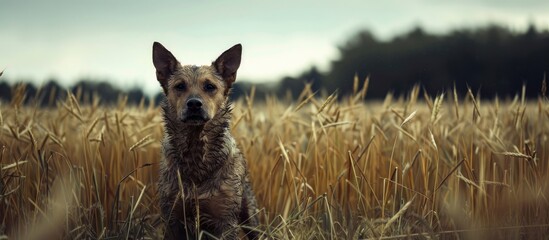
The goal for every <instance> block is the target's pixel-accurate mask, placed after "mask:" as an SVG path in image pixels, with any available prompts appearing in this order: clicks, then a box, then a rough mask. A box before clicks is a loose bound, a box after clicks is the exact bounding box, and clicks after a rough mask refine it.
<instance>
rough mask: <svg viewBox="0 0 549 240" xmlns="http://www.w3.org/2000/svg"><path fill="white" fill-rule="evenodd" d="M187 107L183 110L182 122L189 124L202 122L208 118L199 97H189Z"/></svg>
mask: <svg viewBox="0 0 549 240" xmlns="http://www.w3.org/2000/svg"><path fill="white" fill-rule="evenodd" d="M186 105H187V108H186V109H185V111H183V116H182V118H183V122H185V123H189V124H193V125H194V124H202V123H204V122H206V121H207V120H209V117H208V115H207V113H206V111H204V108H202V106H203V103H202V100H200V99H199V98H189V99H188V100H187V103H186Z"/></svg>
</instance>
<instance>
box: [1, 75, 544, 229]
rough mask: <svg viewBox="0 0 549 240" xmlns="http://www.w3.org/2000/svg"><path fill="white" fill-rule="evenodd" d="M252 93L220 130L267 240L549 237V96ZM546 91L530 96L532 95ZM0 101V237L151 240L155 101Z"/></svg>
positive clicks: (157, 121)
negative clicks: (244, 167) (242, 172)
mask: <svg viewBox="0 0 549 240" xmlns="http://www.w3.org/2000/svg"><path fill="white" fill-rule="evenodd" d="M367 86H368V81H367V80H366V81H364V82H359V81H358V80H357V79H355V86H354V88H355V94H353V95H351V96H339V97H337V96H336V95H335V94H331V95H330V94H325V93H313V92H312V91H311V90H310V86H305V88H304V91H303V93H302V94H301V95H300V96H299V97H298V100H297V101H290V100H285V99H277V98H275V97H267V98H266V99H261V101H259V100H255V101H254V100H253V99H254V96H253V95H254V94H253V91H252V92H251V93H249V96H248V97H247V98H245V99H240V100H238V101H236V102H235V103H234V104H233V106H234V111H233V119H232V133H233V135H234V136H235V138H236V139H237V142H238V144H239V147H240V149H241V150H242V152H243V153H244V155H245V156H246V158H247V159H248V165H249V168H250V174H251V179H252V183H253V187H254V189H255V193H256V196H257V199H258V203H259V206H260V207H261V210H260V212H259V214H260V219H261V222H262V224H261V229H260V230H261V231H262V232H263V237H264V238H266V239H485V238H493V239H540V238H546V236H547V235H549V199H548V197H549V196H548V193H549V191H548V190H549V186H548V184H549V162H548V160H549V139H548V137H549V121H548V119H549V101H548V100H547V98H546V97H545V96H544V95H545V94H544V93H543V94H542V95H540V97H539V98H538V99H537V100H530V101H528V100H526V99H525V98H524V92H523V94H522V95H520V94H519V95H518V96H515V97H510V98H505V99H497V98H496V99H491V100H481V99H480V98H479V97H478V96H477V94H473V92H471V91H470V92H469V93H468V94H466V95H458V94H457V93H456V92H455V91H453V90H449V91H447V92H445V93H444V94H438V95H429V94H427V93H422V91H420V88H419V87H415V88H413V89H411V90H410V92H409V93H408V94H407V95H406V96H402V97H398V98H397V97H393V96H392V95H391V94H388V95H387V97H386V98H385V100H384V101H364V97H365V95H366V94H367ZM544 91H545V90H543V91H542V92H544ZM23 95H24V93H23V90H21V89H16V90H15V94H14V96H15V97H14V99H13V100H12V102H10V103H2V104H1V105H0V146H1V149H0V239H160V238H161V236H162V232H163V225H162V222H161V221H160V219H159V214H158V213H159V209H158V207H157V200H158V199H157V196H156V185H155V183H156V180H157V175H158V163H159V159H160V140H161V139H162V136H163V127H162V118H161V110H160V109H159V108H158V107H154V106H153V105H152V104H151V105H150V106H149V105H147V106H145V105H144V104H141V105H139V106H127V105H126V104H125V101H124V98H121V100H120V101H119V103H118V105H117V106H111V107H102V106H100V104H99V101H98V100H97V99H96V100H95V101H92V102H90V103H87V104H82V103H81V101H80V100H79V99H82V98H83V96H79V95H78V94H76V96H75V95H70V96H69V97H67V99H65V100H63V101H59V102H58V103H57V107H52V108H38V107H33V105H32V104H30V105H23V104H22V102H23V100H22V99H23V98H24V96H23Z"/></svg>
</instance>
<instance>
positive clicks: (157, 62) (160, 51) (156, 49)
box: [152, 42, 179, 94]
mask: <svg viewBox="0 0 549 240" xmlns="http://www.w3.org/2000/svg"><path fill="white" fill-rule="evenodd" d="M152 55H153V64H154V67H155V68H156V79H158V81H159V82H160V85H161V86H162V88H163V89H164V93H166V94H167V93H168V91H167V90H168V78H169V77H170V76H171V75H173V74H174V72H175V70H176V69H177V67H178V65H179V62H178V61H177V59H176V58H175V57H174V56H173V54H172V53H171V52H170V51H168V49H166V48H165V47H164V46H162V44H160V43H159V42H154V43H153V54H152Z"/></svg>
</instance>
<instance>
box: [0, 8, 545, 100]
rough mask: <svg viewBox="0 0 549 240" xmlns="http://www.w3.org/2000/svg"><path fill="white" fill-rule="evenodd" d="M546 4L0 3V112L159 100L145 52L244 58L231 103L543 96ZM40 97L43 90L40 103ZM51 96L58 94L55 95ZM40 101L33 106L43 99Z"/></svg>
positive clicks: (184, 58) (190, 60)
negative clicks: (84, 97) (27, 105)
mask: <svg viewBox="0 0 549 240" xmlns="http://www.w3.org/2000/svg"><path fill="white" fill-rule="evenodd" d="M548 30H549V1H546V0H523V1H512V0H461V1H435V0H410V1H396V0H387V1H344V2H341V1H289V0H281V1H241V0H233V1H223V2H218V1H217V2H214V1H192V2H190V1H162V2H160V1H158V2H153V1H145V0H134V1H89V2H80V1H38V0H34V1H15V0H13V1H12V0H8V1H2V3H1V6H0V71H2V70H3V71H4V72H3V75H2V76H1V77H0V101H9V100H10V98H11V92H12V91H11V89H13V88H14V87H15V86H17V85H18V84H21V83H26V84H27V96H28V99H29V101H30V99H32V98H31V96H38V99H42V100H40V101H39V103H40V104H44V105H47V104H51V99H57V98H64V96H65V94H66V93H65V92H64V91H63V90H62V89H69V90H70V91H73V92H76V91H77V90H80V91H82V92H85V93H86V92H87V93H89V94H91V93H96V94H98V95H99V96H100V98H101V102H102V103H106V104H109V103H114V102H116V101H117V99H118V96H119V95H120V94H125V95H127V96H128V101H129V102H130V103H137V102H140V101H141V100H142V99H145V101H146V102H148V101H149V100H150V99H158V98H160V97H161V94H160V91H161V88H160V86H159V84H158V82H157V81H156V78H155V70H154V67H153V65H152V59H151V48H152V43H153V41H159V42H161V43H162V44H164V46H166V47H167V48H168V49H169V50H171V51H172V52H173V53H174V55H175V56H176V57H177V58H178V59H179V61H180V62H181V63H183V64H197V65H199V64H202V65H204V64H210V63H211V61H212V60H214V59H215V58H216V57H217V56H218V55H219V54H220V53H222V52H223V51H224V50H226V49H228V48H229V47H231V46H233V45H234V44H236V43H242V45H243V47H244V52H243V59H242V64H241V67H240V69H239V72H238V76H239V77H238V80H237V83H238V85H236V87H235V90H234V91H233V95H234V97H239V96H242V95H243V94H246V93H247V92H249V91H250V87H251V86H252V85H254V86H256V96H257V97H258V98H260V99H262V98H263V97H264V96H265V95H266V94H272V95H277V96H279V97H286V96H289V97H292V96H293V97H297V96H298V94H299V93H300V92H301V91H302V89H303V87H304V84H305V83H310V84H311V86H312V88H313V90H315V91H316V90H321V91H325V92H328V93H329V92H333V91H335V90H338V91H339V93H340V95H345V94H348V93H350V92H351V91H352V88H353V76H354V75H355V74H357V75H358V76H359V78H360V79H361V81H362V80H364V79H365V78H366V77H370V87H369V91H368V95H367V99H377V98H382V97H384V96H385V95H386V94H387V93H388V92H393V93H395V94H397V95H398V94H404V93H406V92H407V91H408V90H409V89H410V88H411V87H412V86H413V85H414V84H420V86H421V87H422V89H425V90H426V91H427V92H429V93H431V94H434V93H439V92H443V91H447V90H448V89H450V88H452V87H453V86H454V85H455V86H456V89H457V90H458V91H460V92H462V93H463V92H464V91H466V89H467V87H468V86H469V87H471V88H472V89H473V90H474V91H476V92H480V93H481V96H482V97H494V96H496V95H498V96H500V97H512V96H514V95H515V94H517V93H520V91H521V88H522V86H523V85H525V86H526V89H527V94H528V96H529V97H536V96H538V95H539V93H540V90H541V85H542V81H543V79H544V78H545V73H546V72H547V71H548V70H549V32H548ZM40 89H42V90H41V91H40ZM53 89H56V90H53ZM34 99H37V98H36V97H35V98H34Z"/></svg>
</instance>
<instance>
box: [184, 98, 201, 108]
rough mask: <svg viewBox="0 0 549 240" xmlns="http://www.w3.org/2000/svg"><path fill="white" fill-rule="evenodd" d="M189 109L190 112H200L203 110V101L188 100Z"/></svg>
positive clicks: (196, 99)
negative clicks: (199, 110)
mask: <svg viewBox="0 0 549 240" xmlns="http://www.w3.org/2000/svg"><path fill="white" fill-rule="evenodd" d="M187 108H189V110H198V109H200V108H202V101H201V100H200V99H198V98H191V99H189V100H187Z"/></svg>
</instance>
